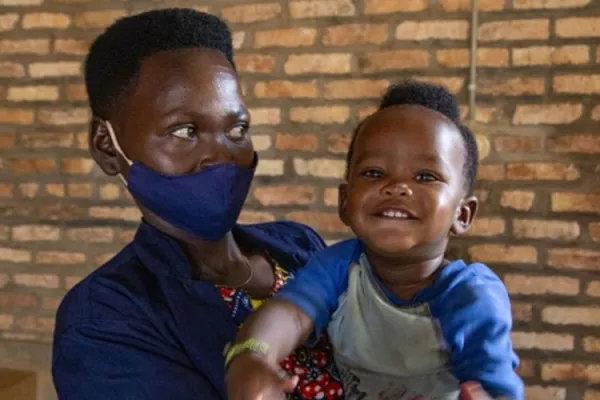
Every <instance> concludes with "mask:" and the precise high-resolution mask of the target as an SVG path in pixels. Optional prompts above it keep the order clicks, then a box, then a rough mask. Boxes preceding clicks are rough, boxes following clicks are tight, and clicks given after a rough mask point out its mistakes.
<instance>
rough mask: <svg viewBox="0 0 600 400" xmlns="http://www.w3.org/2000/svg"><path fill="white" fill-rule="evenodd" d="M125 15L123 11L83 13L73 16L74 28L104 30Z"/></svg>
mask: <svg viewBox="0 0 600 400" xmlns="http://www.w3.org/2000/svg"><path fill="white" fill-rule="evenodd" d="M125 15H127V13H126V12H125V10H103V11H85V12H82V13H78V14H76V15H75V26H77V27H78V28H85V29H100V28H106V27H108V26H109V25H110V24H112V23H113V22H115V21H116V20H117V19H119V18H122V17H124V16H125Z"/></svg>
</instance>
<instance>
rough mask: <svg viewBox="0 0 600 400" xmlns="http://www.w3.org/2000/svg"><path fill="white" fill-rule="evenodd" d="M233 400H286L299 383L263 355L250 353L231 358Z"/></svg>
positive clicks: (230, 396)
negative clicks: (287, 395) (286, 396)
mask: <svg viewBox="0 0 600 400" xmlns="http://www.w3.org/2000/svg"><path fill="white" fill-rule="evenodd" d="M225 382H226V383H227V396H228V399H229V400H283V399H285V393H290V392H292V391H293V390H294V388H295V387H296V385H297V384H298V377H297V376H293V377H288V376H286V374H285V372H284V371H282V370H281V369H280V368H279V367H278V366H274V365H271V364H270V363H269V362H268V361H267V359H266V358H264V357H263V356H261V355H258V354H255V353H251V352H247V353H244V354H240V355H238V356H237V357H235V358H234V359H233V360H231V363H230V364H229V367H228V368H227V373H226V375H225Z"/></svg>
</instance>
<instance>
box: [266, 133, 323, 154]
mask: <svg viewBox="0 0 600 400" xmlns="http://www.w3.org/2000/svg"><path fill="white" fill-rule="evenodd" d="M275 148H276V149H277V150H284V151H294V150H295V151H316V150H317V149H318V148H319V139H318V138H317V137H316V136H315V135H311V134H304V135H294V134H282V133H278V134H277V135H276V136H275Z"/></svg>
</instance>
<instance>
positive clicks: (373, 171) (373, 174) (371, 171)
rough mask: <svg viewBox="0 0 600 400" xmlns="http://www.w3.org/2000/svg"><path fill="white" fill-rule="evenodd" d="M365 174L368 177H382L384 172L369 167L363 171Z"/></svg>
mask: <svg viewBox="0 0 600 400" xmlns="http://www.w3.org/2000/svg"><path fill="white" fill-rule="evenodd" d="M362 175H363V176H366V177H367V178H381V177H382V176H383V173H382V172H381V171H377V170H376V169H369V170H367V171H365V172H363V173H362Z"/></svg>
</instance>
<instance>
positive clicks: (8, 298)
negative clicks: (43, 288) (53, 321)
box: [0, 293, 37, 310]
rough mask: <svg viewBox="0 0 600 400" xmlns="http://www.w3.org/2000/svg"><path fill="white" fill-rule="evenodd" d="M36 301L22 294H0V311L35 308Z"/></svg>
mask: <svg viewBox="0 0 600 400" xmlns="http://www.w3.org/2000/svg"><path fill="white" fill-rule="evenodd" d="M36 305H37V300H36V298H35V297H34V296H32V295H28V294H24V293H0V309H5V310H6V309H10V308H35V307H36Z"/></svg>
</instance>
